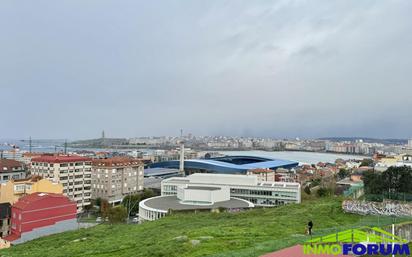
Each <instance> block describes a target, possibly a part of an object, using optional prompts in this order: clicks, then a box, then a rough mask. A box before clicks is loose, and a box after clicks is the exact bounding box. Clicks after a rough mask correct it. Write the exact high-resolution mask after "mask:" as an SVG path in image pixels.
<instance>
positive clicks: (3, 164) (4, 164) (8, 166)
mask: <svg viewBox="0 0 412 257" xmlns="http://www.w3.org/2000/svg"><path fill="white" fill-rule="evenodd" d="M23 166H24V164H23V163H21V162H18V161H16V160H10V159H0V172H10V171H13V168H23Z"/></svg>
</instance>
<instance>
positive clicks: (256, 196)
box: [161, 173, 301, 207]
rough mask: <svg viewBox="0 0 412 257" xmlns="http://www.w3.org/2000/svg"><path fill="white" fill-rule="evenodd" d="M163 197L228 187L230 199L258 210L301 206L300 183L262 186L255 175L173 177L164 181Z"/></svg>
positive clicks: (200, 174) (263, 183)
mask: <svg viewBox="0 0 412 257" xmlns="http://www.w3.org/2000/svg"><path fill="white" fill-rule="evenodd" d="M161 184H162V195H163V196H166V195H177V193H178V188H179V187H182V186H200V187H202V186H215V187H221V186H226V187H229V189H230V196H231V197H236V198H241V199H244V200H247V201H249V202H252V203H253V204H255V205H256V206H266V207H270V206H277V205H283V204H288V203H300V202H301V192H300V184H299V183H291V182H259V181H258V177H257V176H255V175H250V176H249V175H228V174H208V173H196V174H192V175H190V176H187V177H173V178H168V179H165V180H163V181H162V183H161Z"/></svg>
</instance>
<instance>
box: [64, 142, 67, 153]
mask: <svg viewBox="0 0 412 257" xmlns="http://www.w3.org/2000/svg"><path fill="white" fill-rule="evenodd" d="M64 154H67V139H65V140H64Z"/></svg>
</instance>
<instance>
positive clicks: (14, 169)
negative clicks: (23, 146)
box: [0, 159, 26, 183]
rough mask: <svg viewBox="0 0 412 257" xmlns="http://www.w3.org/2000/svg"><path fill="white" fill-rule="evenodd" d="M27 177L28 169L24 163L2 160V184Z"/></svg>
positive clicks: (0, 177)
mask: <svg viewBox="0 0 412 257" xmlns="http://www.w3.org/2000/svg"><path fill="white" fill-rule="evenodd" d="M25 177H26V167H25V165H24V164H23V163H21V162H19V161H16V160H10V159H0V183H6V182H7V181H9V180H11V179H22V178H25Z"/></svg>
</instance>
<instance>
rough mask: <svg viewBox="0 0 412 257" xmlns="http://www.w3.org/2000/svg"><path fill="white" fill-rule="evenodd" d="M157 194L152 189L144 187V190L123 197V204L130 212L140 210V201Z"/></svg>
mask: <svg viewBox="0 0 412 257" xmlns="http://www.w3.org/2000/svg"><path fill="white" fill-rule="evenodd" d="M154 196H156V194H155V192H153V190H151V189H144V190H143V191H142V192H139V193H137V194H133V195H127V196H125V197H124V198H123V201H122V205H123V206H124V207H125V208H126V209H127V212H128V213H130V214H135V213H138V212H139V203H140V201H143V200H144V199H147V198H151V197H154Z"/></svg>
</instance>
